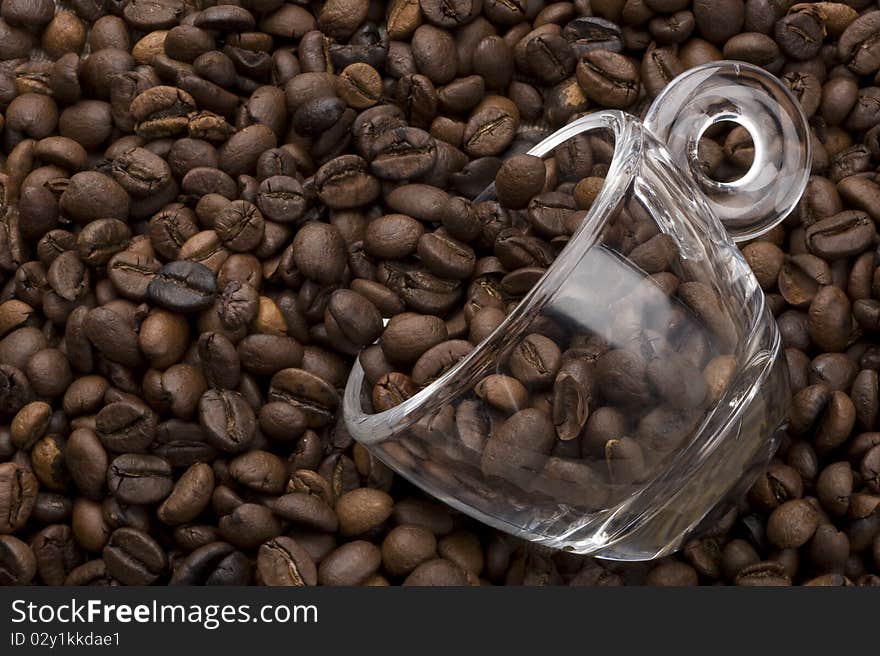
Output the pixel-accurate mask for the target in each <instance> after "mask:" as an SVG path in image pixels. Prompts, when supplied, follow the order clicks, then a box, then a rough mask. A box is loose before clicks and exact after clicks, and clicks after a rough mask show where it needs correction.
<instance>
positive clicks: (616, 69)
mask: <svg viewBox="0 0 880 656" xmlns="http://www.w3.org/2000/svg"><path fill="white" fill-rule="evenodd" d="M577 80H578V84H579V85H580V87H581V89H583V92H584V94H586V96H587V97H588V98H589V99H590V100H593V101H595V102H597V103H599V104H601V105H604V106H606V107H615V108H625V107H628V106H629V105H631V104H633V103H634V102H635V100H636V98H637V97H638V93H639V88H640V84H639V72H638V70H637V69H636V67H635V66H634V65H633V64H632V62H630V61H629V60H628V59H627V58H626V57H624V56H623V55H620V54H618V53H615V52H611V51H609V50H602V49H595V50H589V51H588V52H586V53H584V54H583V55H582V56H581V59H580V61H579V62H578V65H577Z"/></svg>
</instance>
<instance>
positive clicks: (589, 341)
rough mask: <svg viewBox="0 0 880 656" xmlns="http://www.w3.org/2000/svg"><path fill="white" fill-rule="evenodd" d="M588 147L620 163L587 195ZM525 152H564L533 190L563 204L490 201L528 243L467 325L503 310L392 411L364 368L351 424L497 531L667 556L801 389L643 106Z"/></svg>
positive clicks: (582, 548) (420, 481) (734, 257)
mask: <svg viewBox="0 0 880 656" xmlns="http://www.w3.org/2000/svg"><path fill="white" fill-rule="evenodd" d="M584 142H586V143H587V144H592V146H593V147H592V148H591V151H592V152H593V153H601V152H602V151H603V150H604V151H606V152H607V154H608V155H607V157H608V159H609V160H610V161H608V162H607V163H606V166H601V163H599V164H600V166H599V167H597V166H596V164H597V162H595V161H594V162H592V163H591V164H592V171H593V173H590V175H594V174H595V171H596V170H602V169H603V168H607V173H606V175H605V180H606V182H605V184H604V185H603V186H602V187H601V190H600V191H598V194H597V195H596V196H595V198H594V199H593V198H591V199H589V201H584V200H583V198H577V197H578V196H579V194H580V193H581V192H582V189H578V187H577V182H579V181H580V180H582V179H583V177H584V171H579V170H578V167H577V166H576V165H572V161H573V160H572V156H571V153H572V150H574V151H577V146H578V144H579V143H580V144H583V143H584ZM603 144H604V147H602V146H603ZM612 144H613V145H612ZM532 153H533V154H539V155H541V156H543V157H544V158H545V159H550V160H552V161H551V162H550V163H549V165H548V170H549V171H554V172H555V174H556V175H555V176H552V177H555V178H556V186H555V188H554V189H553V190H552V191H550V192H545V193H544V194H541V196H540V198H541V200H542V202H545V204H546V205H547V206H548V207H550V210H551V211H544V210H546V209H547V208H546V207H545V208H543V209H542V212H543V214H542V217H543V218H542V219H541V222H539V223H538V224H537V225H536V219H535V216H534V211H533V212H532V214H531V215H530V214H529V211H530V210H534V208H530V210H524V211H520V212H513V211H507V210H502V209H499V208H498V206H497V203H494V204H493V205H494V206H496V211H499V212H504V217H505V218H504V221H505V222H506V225H507V224H509V225H508V226H507V227H506V229H508V230H509V231H510V232H509V238H510V239H511V240H515V239H517V238H519V239H520V241H521V243H518V242H515V241H514V242H512V248H511V249H510V252H509V254H506V255H505V258H504V259H505V262H506V263H507V264H509V265H514V264H515V265H518V266H516V267H512V266H505V267H504V269H503V270H500V271H497V272H491V271H490V272H488V273H486V274H484V275H482V276H480V277H479V278H477V279H475V280H473V281H471V283H470V288H469V289H467V290H463V294H464V299H463V300H466V301H467V303H468V304H467V305H465V317H466V318H467V319H468V320H470V319H471V318H472V317H473V314H474V313H475V312H476V311H477V310H478V309H480V308H481V307H485V306H487V305H489V306H497V307H498V308H499V309H501V310H502V311H504V312H506V318H505V319H504V320H503V322H502V323H501V325H499V326H498V327H497V328H496V329H495V330H494V331H493V332H492V333H491V334H490V335H489V336H488V337H487V338H486V339H484V340H483V341H482V342H480V343H479V344H477V345H475V346H473V345H470V346H466V345H465V346H463V345H458V349H461V350H456V349H452V348H450V349H449V352H448V353H445V354H444V353H440V354H437V357H438V358H440V364H439V365H438V366H437V367H435V371H433V375H432V376H429V377H428V378H427V379H426V380H423V381H420V382H423V383H424V384H425V386H424V387H423V388H422V389H421V390H420V391H419V392H418V393H417V394H415V395H414V396H411V397H410V398H408V399H406V400H404V401H403V402H402V403H401V404H400V405H397V406H396V407H393V408H391V409H390V410H386V411H384V412H379V413H373V412H372V406H371V401H370V399H371V389H372V385H371V384H370V383H371V382H375V381H369V382H368V381H367V380H366V378H365V374H364V369H363V368H362V367H361V365H360V363H359V362H358V363H356V364H355V366H354V369H353V371H352V374H351V377H350V379H349V381H348V385H347V388H346V390H345V397H344V417H345V421H346V425H347V427H348V429H349V431H350V432H351V434H352V436H353V437H354V438H355V439H357V440H358V441H360V442H361V443H363V444H364V445H365V446H367V448H369V449H370V451H371V452H372V453H374V454H375V455H376V456H377V457H379V458H380V459H381V460H383V461H384V462H385V463H386V464H388V465H389V466H390V467H391V468H393V469H394V470H395V471H397V472H398V473H400V474H402V475H403V476H404V477H406V478H407V479H409V480H410V481H412V482H414V483H416V484H417V485H418V486H420V487H421V488H423V489H424V490H426V491H427V492H429V493H430V494H432V495H434V496H436V497H437V498H439V499H441V500H442V501H444V502H446V503H448V504H449V505H451V506H453V507H455V508H457V509H458V510H460V511H462V512H464V513H466V514H468V515H470V516H472V517H475V518H477V519H479V520H481V521H483V522H485V523H487V524H490V525H492V526H494V527H496V528H499V529H501V530H504V531H507V532H509V533H512V534H514V535H517V536H520V537H523V538H526V539H529V540H531V541H535V542H538V543H541V544H545V545H548V546H551V547H555V548H563V549H568V550H571V551H575V552H578V553H590V554H595V555H597V556H600V557H604V558H612V559H618V560H644V559H649V558H653V557H657V556H661V555H664V554H667V553H670V552H672V551H674V550H676V549H677V548H679V547H680V546H681V544H682V542H683V540H684V539H685V538H686V537H687V536H688V535H690V534H692V533H693V531H694V530H695V529H696V528H697V527H699V526H700V525H701V523H703V522H705V521H708V520H709V519H711V518H712V517H713V516H714V514H716V513H718V512H721V510H723V509H724V507H725V506H724V504H723V503H722V502H724V501H725V500H730V499H735V497H736V496H737V495H738V494H739V493H741V492H742V491H743V490H744V489H745V487H747V486H748V485H749V484H750V483H751V482H752V481H753V480H754V478H755V476H756V475H757V473H758V471H759V470H760V468H761V466H763V465H764V464H766V462H767V461H768V460H769V458H770V457H771V455H772V453H773V452H774V450H775V448H776V446H777V443H778V436H779V431H780V429H781V427H782V426H783V424H784V422H785V418H786V415H787V409H788V403H789V392H788V380H787V369H786V367H785V364H784V360H783V359H782V357H781V355H782V348H781V344H780V338H779V335H778V332H777V329H776V325H775V322H774V321H773V319H772V317H771V315H770V313H769V311H768V310H767V309H766V308H765V307H764V300H763V295H762V293H761V291H760V289H759V287H758V285H757V282H756V281H755V278H754V276H753V275H752V273H751V271H750V270H749V267H748V265H747V264H746V262H745V261H744V260H743V258H742V256H741V255H740V253H739V251H738V249H737V248H736V247H735V246H734V245H733V244H732V242H731V241H730V240H729V239H728V238H727V236H726V235H725V233H724V228H723V227H722V225H721V224H720V222H719V221H718V220H717V219H716V218H715V217H714V216H713V214H712V211H711V209H710V207H709V205H708V203H707V202H706V200H705V197H703V196H702V195H701V194H700V193H695V192H694V191H693V188H694V187H693V183H692V182H691V181H690V180H689V178H688V177H686V175H685V174H684V173H682V172H681V171H680V170H679V169H678V168H677V167H676V166H675V164H674V162H673V159H672V157H671V156H670V155H669V153H668V151H667V150H666V148H665V147H664V146H663V145H662V144H661V143H660V142H659V141H657V140H656V139H655V138H654V137H653V136H651V134H650V133H648V132H647V131H646V130H645V129H644V128H643V127H642V125H641V124H640V123H639V122H638V120H637V119H635V118H634V117H631V116H628V115H626V114H623V113H621V112H612V111H608V112H600V113H596V114H591V115H589V116H586V117H584V118H582V119H580V120H578V121H576V122H575V123H573V124H571V125H569V126H567V127H566V128H564V129H563V130H562V131H560V133H559V134H558V138H556V139H555V140H554V141H553V142H547V141H545V142H542V144H539V145H538V146H537V147H536V148H535V149H533V151H532ZM612 153H613V156H612ZM575 160H576V158H575ZM484 202H489V203H491V202H492V201H490V200H485V201H484ZM533 202H534V201H533ZM579 207H580V208H586V207H588V209H578V208H579ZM533 235H537V236H539V237H540V239H539V240H537V241H536V240H530V239H529V237H530V236H533ZM498 238H499V237H496V244H497V243H498V242H497V239H498ZM500 238H502V239H505V238H508V233H503V234H501V236H500ZM538 242H540V243H541V244H549V247H550V249H551V251H552V252H550V253H545V252H544V251H543V250H542V248H544V247H542V246H541V245H540V244H539V243H538ZM513 247H515V248H513ZM517 249H518V250H517ZM496 250H497V249H496ZM518 254H519V255H518ZM401 284H405V281H404V282H403V283H401ZM472 301H473V302H472ZM466 338H467V336H466V335H465V336H462V337H461V340H464V339H466ZM462 352H465V353H466V354H465V355H464V357H461V354H462ZM444 357H445V358H447V360H446V361H443V358H444Z"/></svg>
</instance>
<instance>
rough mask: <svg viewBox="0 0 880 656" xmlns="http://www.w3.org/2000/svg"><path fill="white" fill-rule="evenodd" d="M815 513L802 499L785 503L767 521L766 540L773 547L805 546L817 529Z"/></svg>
mask: <svg viewBox="0 0 880 656" xmlns="http://www.w3.org/2000/svg"><path fill="white" fill-rule="evenodd" d="M817 521H818V520H817V517H816V511H815V510H814V509H813V508H812V506H810V504H809V502H807V501H805V500H803V499H793V500H791V501H786V502H785V503H784V504H782V505H781V506H779V507H778V508H777V509H776V510H774V511H773V513H771V515H770V517H769V518H768V520H767V538H768V539H769V540H770V542H771V543H773V544H774V545H775V546H777V547H779V548H781V549H786V548H791V547H794V548H797V547H800V546H802V545H803V544H806V542H807V541H808V540H809V539H810V538H811V537H812V536H813V533H815V531H816V527H817Z"/></svg>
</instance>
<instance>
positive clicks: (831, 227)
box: [806, 210, 875, 260]
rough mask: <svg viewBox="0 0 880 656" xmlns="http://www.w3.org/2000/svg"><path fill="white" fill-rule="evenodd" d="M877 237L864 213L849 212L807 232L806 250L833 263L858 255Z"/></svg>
mask: <svg viewBox="0 0 880 656" xmlns="http://www.w3.org/2000/svg"><path fill="white" fill-rule="evenodd" d="M874 237H875V232H874V226H873V223H872V222H871V220H870V218H869V217H868V215H867V214H865V213H864V212H858V211H852V210H849V211H846V212H841V213H839V214H835V215H834V216H831V217H828V218H827V219H823V220H821V221H819V222H817V223H814V224H813V225H811V226H810V227H809V228H807V234H806V239H807V247H808V248H809V249H810V251H811V252H812V253H813V254H814V255H818V256H819V257H822V258H825V259H828V260H834V259H839V258H843V257H849V256H852V255H858V254H859V253H861V252H863V251H864V250H865V249H867V248H868V247H869V246H870V244H871V243H872V242H873V240H874Z"/></svg>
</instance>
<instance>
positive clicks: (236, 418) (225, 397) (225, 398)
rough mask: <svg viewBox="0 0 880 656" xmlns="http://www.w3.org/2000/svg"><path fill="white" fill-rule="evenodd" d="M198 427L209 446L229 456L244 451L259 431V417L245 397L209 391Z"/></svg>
mask: <svg viewBox="0 0 880 656" xmlns="http://www.w3.org/2000/svg"><path fill="white" fill-rule="evenodd" d="M199 424H200V425H201V426H202V428H203V429H204V431H205V437H206V439H207V441H208V443H209V444H211V445H212V446H214V447H216V448H218V449H220V450H221V451H226V452H228V453H239V452H241V451H245V450H246V449H247V448H248V447H249V446H250V444H251V442H252V440H253V439H254V433H255V431H256V417H255V416H254V411H253V409H251V406H250V405H248V403H247V400H246V399H245V397H244V396H243V395H242V394H240V393H239V392H235V391H232V390H227V389H209V390H208V391H206V392H205V393H204V394H203V395H202V398H201V399H199Z"/></svg>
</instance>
